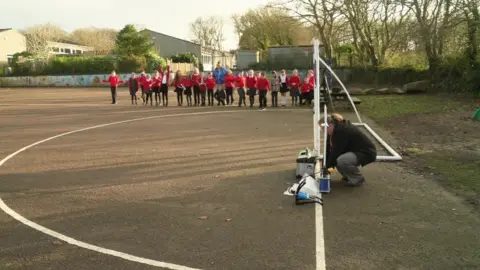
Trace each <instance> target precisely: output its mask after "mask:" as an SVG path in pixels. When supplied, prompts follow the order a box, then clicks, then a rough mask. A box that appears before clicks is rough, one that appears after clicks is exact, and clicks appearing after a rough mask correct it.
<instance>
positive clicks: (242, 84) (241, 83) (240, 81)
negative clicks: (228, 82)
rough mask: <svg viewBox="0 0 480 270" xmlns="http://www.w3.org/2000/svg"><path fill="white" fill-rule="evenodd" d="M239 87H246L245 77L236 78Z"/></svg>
mask: <svg viewBox="0 0 480 270" xmlns="http://www.w3.org/2000/svg"><path fill="white" fill-rule="evenodd" d="M236 82H237V87H238V88H244V87H245V77H244V76H237V78H236Z"/></svg>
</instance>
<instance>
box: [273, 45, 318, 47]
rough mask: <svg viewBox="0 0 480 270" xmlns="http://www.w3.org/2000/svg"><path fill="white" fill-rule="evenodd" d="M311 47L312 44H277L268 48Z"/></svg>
mask: <svg viewBox="0 0 480 270" xmlns="http://www.w3.org/2000/svg"><path fill="white" fill-rule="evenodd" d="M307 47H308V48H313V45H277V46H269V47H268V48H307Z"/></svg>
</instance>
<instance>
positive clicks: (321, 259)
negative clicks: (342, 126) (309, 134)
mask: <svg viewBox="0 0 480 270" xmlns="http://www.w3.org/2000/svg"><path fill="white" fill-rule="evenodd" d="M315 124H316V123H315ZM320 169H321V166H320V163H319V162H317V165H316V166H315V172H316V174H315V175H318V174H317V173H320ZM322 197H323V196H322ZM315 258H316V266H317V267H316V270H326V268H327V266H326V257H325V236H324V233H323V205H319V204H315Z"/></svg>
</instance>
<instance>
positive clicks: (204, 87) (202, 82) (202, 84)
mask: <svg viewBox="0 0 480 270" xmlns="http://www.w3.org/2000/svg"><path fill="white" fill-rule="evenodd" d="M198 85H199V86H198V88H199V91H200V97H201V99H202V106H205V98H206V96H207V83H206V79H205V74H204V73H203V72H201V73H200V79H199V83H198ZM212 91H213V90H212Z"/></svg>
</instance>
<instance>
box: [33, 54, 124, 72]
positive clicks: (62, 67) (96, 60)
mask: <svg viewBox="0 0 480 270" xmlns="http://www.w3.org/2000/svg"><path fill="white" fill-rule="evenodd" d="M116 66H117V60H116V59H115V58H114V57H112V56H92V57H90V56H76V57H71V56H57V57H54V58H53V59H51V60H50V62H49V63H48V65H47V67H46V69H45V70H44V72H43V75H86V74H103V73H110V72H111V71H112V70H115V69H116Z"/></svg>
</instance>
